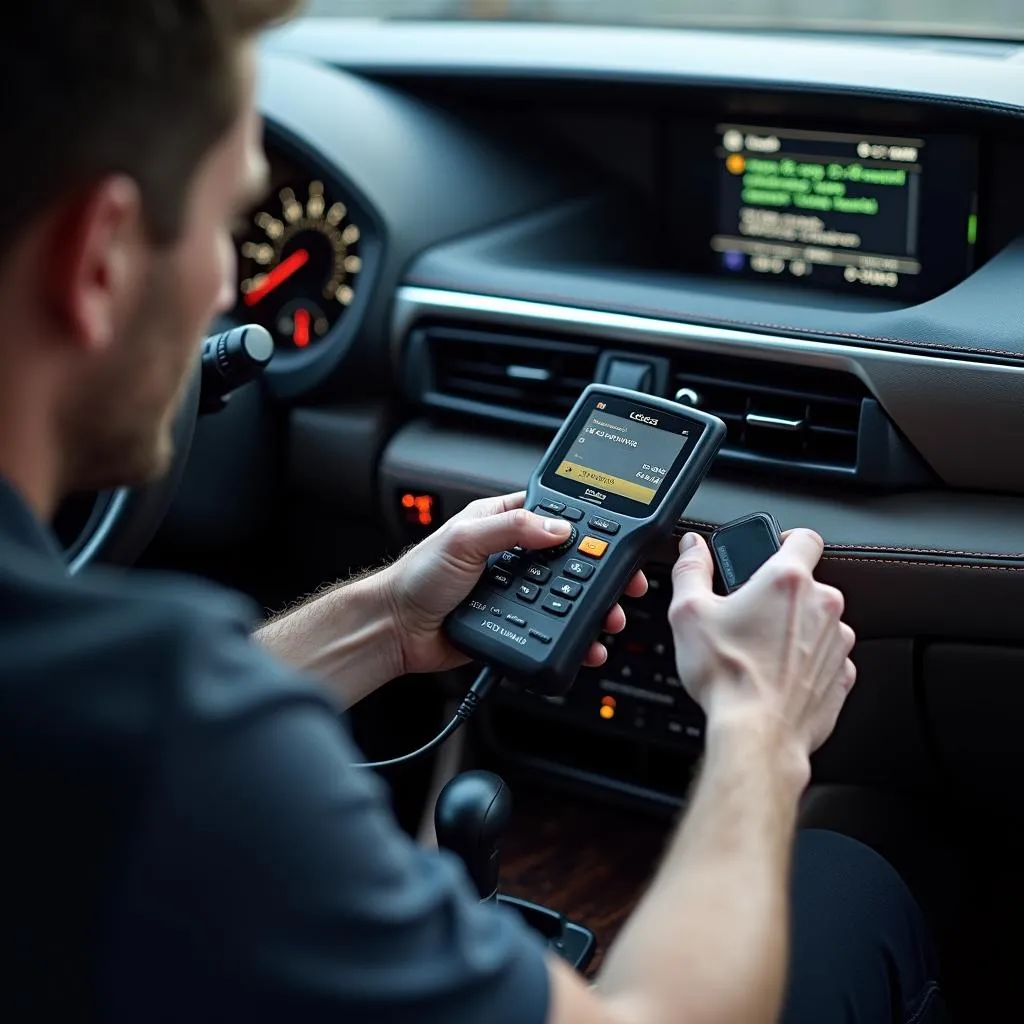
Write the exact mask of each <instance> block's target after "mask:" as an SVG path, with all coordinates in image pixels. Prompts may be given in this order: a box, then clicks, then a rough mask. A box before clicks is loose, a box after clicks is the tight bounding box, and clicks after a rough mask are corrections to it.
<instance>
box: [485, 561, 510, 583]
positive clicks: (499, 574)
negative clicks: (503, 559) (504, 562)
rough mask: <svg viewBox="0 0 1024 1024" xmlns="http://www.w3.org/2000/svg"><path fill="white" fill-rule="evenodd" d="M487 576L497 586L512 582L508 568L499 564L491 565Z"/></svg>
mask: <svg viewBox="0 0 1024 1024" xmlns="http://www.w3.org/2000/svg"><path fill="white" fill-rule="evenodd" d="M488 578H489V579H490V581H491V582H492V583H496V584H497V585H498V586H499V587H507V586H509V585H510V584H511V583H512V573H510V572H509V571H508V569H502V568H501V566H499V565H494V566H491V571H490V572H489V573H488Z"/></svg>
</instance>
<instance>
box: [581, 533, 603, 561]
mask: <svg viewBox="0 0 1024 1024" xmlns="http://www.w3.org/2000/svg"><path fill="white" fill-rule="evenodd" d="M607 550H608V541H606V540H598V538H597V537H584V538H583V540H582V541H580V546H579V547H578V548H577V551H579V553H580V554H581V555H587V556H588V557H590V558H602V557H603V556H604V553H605V552H606V551H607Z"/></svg>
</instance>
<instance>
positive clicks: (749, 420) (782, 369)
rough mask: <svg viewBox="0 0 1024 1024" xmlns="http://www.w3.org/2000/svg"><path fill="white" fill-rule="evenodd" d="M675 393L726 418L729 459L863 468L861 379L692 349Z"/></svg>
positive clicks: (679, 369)
mask: <svg viewBox="0 0 1024 1024" xmlns="http://www.w3.org/2000/svg"><path fill="white" fill-rule="evenodd" d="M672 382H673V385H672V389H673V395H674V396H675V397H677V398H678V399H679V400H681V401H685V402H689V403H692V404H695V405H696V406H697V407H699V408H701V409H703V410H704V411H705V412H710V413H713V414H714V415H716V416H718V417H720V418H721V419H722V420H724V421H725V423H726V426H727V427H728V428H729V436H728V439H727V441H726V444H725V447H724V449H723V457H725V458H732V459H733V460H737V461H748V462H749V461H756V462H760V463H768V464H775V465H778V466H780V467H782V466H785V467H789V468H802V469H805V470H813V471H817V472H828V473H841V474H853V473H855V472H856V470H857V457H858V450H857V448H858V435H859V432H860V419H861V405H862V403H863V401H864V399H865V398H867V397H868V392H867V390H866V389H865V388H864V386H863V385H862V384H861V383H860V381H859V380H858V379H857V378H856V377H852V376H850V375H848V374H845V373H840V372H836V371H834V370H817V369H811V368H809V367H803V366H792V365H790V364H788V363H785V364H784V363H770V362H753V361H748V360H741V359H732V358H729V357H724V356H713V355H706V354H704V353H698V352H687V353H685V354H682V355H680V356H678V358H677V359H676V361H675V365H674V367H673V375H672Z"/></svg>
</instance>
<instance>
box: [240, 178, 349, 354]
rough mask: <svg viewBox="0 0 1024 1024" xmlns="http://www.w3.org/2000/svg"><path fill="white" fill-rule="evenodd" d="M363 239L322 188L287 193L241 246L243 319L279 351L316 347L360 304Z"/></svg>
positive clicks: (318, 184)
mask: <svg viewBox="0 0 1024 1024" xmlns="http://www.w3.org/2000/svg"><path fill="white" fill-rule="evenodd" d="M361 238H362V233H361V231H360V229H359V226H358V225H357V224H356V223H355V222H354V221H353V220H352V219H351V217H350V215H349V211H348V208H347V207H346V205H345V204H344V203H343V202H342V201H341V200H340V199H336V198H332V197H330V196H329V195H328V194H327V192H326V189H325V188H324V184H323V182H322V181H319V180H316V181H310V182H309V183H308V184H306V185H304V186H301V187H300V186H296V185H284V186H283V187H281V188H279V189H278V191H277V194H276V196H275V197H274V200H273V201H272V202H268V203H266V204H264V205H263V206H262V207H261V208H260V209H259V210H257V211H256V213H255V214H254V215H253V217H252V219H251V221H250V222H249V224H248V226H247V230H246V232H245V234H244V235H243V236H242V237H241V238H240V239H239V243H238V246H239V248H238V251H239V257H240V258H239V263H238V268H239V293H240V304H239V313H240V314H241V315H242V316H243V317H244V318H245V319H247V320H249V321H253V322H256V323H259V324H262V325H263V326H264V327H266V328H267V330H268V331H270V333H271V334H272V335H273V337H274V342H275V344H276V345H277V346H278V348H281V349H291V350H293V351H294V350H302V349H305V348H308V347H309V346H310V345H315V344H316V342H317V341H319V340H320V339H321V338H322V337H323V336H324V335H325V334H327V332H328V331H329V330H330V329H331V328H332V327H333V326H334V324H335V323H337V321H338V319H339V318H340V317H341V316H342V314H343V313H344V312H345V310H346V309H347V308H348V307H349V306H350V305H351V304H352V301H353V299H354V298H355V288H356V282H357V280H358V277H359V272H360V270H362V266H363V261H362V257H361V256H360V241H361Z"/></svg>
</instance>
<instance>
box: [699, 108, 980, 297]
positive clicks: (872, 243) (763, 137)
mask: <svg viewBox="0 0 1024 1024" xmlns="http://www.w3.org/2000/svg"><path fill="white" fill-rule="evenodd" d="M716 137H717V149H716V154H715V156H716V159H717V161H718V165H719V171H718V179H719V180H718V202H717V217H716V225H715V233H714V235H713V237H712V239H711V248H712V250H713V253H714V255H715V259H716V261H717V263H718V266H719V270H720V272H722V273H725V274H732V275H761V276H765V277H768V278H772V277H774V278H780V277H781V278H784V279H787V280H789V281H791V282H801V283H803V282H806V283H808V284H818V285H824V286H826V287H831V288H838V289H841V290H854V289H856V290H860V291H864V290H875V291H877V292H878V293H881V294H884V293H887V292H888V293H892V292H894V291H902V292H909V293H914V292H915V291H935V290H936V288H935V287H930V286H929V287H924V288H921V287H918V286H920V285H922V284H924V283H926V282H925V281H924V280H923V279H925V278H927V277H928V275H929V274H930V273H931V274H933V276H934V274H935V273H936V272H939V271H942V269H943V268H942V267H941V266H940V265H941V264H949V263H950V261H952V264H953V269H954V271H955V270H956V269H959V270H960V272H961V273H966V272H967V270H968V269H969V262H970V250H972V249H973V245H974V242H975V238H976V234H977V216H976V212H975V207H974V206H973V199H974V197H973V191H971V193H970V195H969V196H968V198H967V203H966V209H964V208H965V202H964V198H963V197H961V196H958V197H956V201H954V202H948V203H945V204H942V205H943V206H944V208H935V206H934V204H930V205H931V207H932V208H930V209H929V211H928V212H929V220H930V219H932V218H935V219H936V220H940V219H941V220H942V221H943V222H944V226H945V227H947V228H948V231H946V232H944V234H945V235H947V237H948V241H947V244H945V245H944V246H943V248H942V250H936V248H935V247H934V246H928V245H926V244H924V243H925V242H926V241H928V240H926V239H925V238H924V236H923V235H922V219H923V213H924V211H925V208H926V205H929V204H928V203H927V202H926V200H927V199H928V195H929V192H928V188H929V187H930V186H931V185H932V184H933V183H932V182H931V181H930V180H929V175H930V174H934V175H936V182H935V184H938V179H939V178H942V177H946V175H945V169H946V165H948V164H949V162H950V153H949V151H948V147H945V151H944V147H943V146H942V145H941V144H937V145H936V146H933V145H932V144H931V142H930V141H929V140H926V139H923V138H913V137H906V138H901V137H886V136H879V135H864V134H841V133H838V132H820V131H803V130H799V129H794V128H785V129H783V128H767V127H757V126H752V125H747V124H719V125H718V126H717V127H716ZM933 157H934V158H935V160H938V167H936V166H935V160H933V159H932V158H933ZM952 198H953V197H951V199H952ZM960 211H963V212H960ZM951 217H956V218H957V222H956V223H948V224H946V223H945V222H948V221H949V220H950V218H951ZM961 217H962V219H960V218H961ZM951 248H952V249H953V250H954V251H953V252H952V253H951V252H950V249H951ZM957 263H959V268H957V267H956V264H957Z"/></svg>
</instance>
